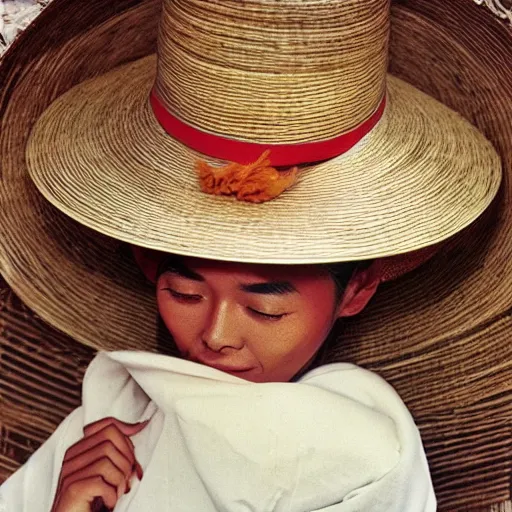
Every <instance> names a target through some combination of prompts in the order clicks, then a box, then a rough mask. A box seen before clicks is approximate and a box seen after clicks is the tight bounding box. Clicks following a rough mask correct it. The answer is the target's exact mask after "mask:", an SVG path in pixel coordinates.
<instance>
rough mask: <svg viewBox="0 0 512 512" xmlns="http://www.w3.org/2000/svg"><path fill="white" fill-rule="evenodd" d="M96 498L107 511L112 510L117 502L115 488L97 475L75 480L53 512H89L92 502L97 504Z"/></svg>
mask: <svg viewBox="0 0 512 512" xmlns="http://www.w3.org/2000/svg"><path fill="white" fill-rule="evenodd" d="M98 498H100V499H101V500H102V501H103V503H104V504H105V506H106V507H107V508H108V509H110V510H113V509H114V507H115V506H116V503H117V500H118V498H117V492H116V488H115V487H113V486H111V485H110V484H108V483H107V482H106V481H105V480H104V479H103V478H102V477H101V476H99V475H95V476H92V477H89V478H84V479H82V480H76V481H75V482H73V483H72V484H71V485H69V486H68V487H67V488H66V490H65V491H64V492H63V493H62V495H61V497H60V498H59V500H58V502H57V506H56V508H55V512H70V511H72V512H90V510H91V507H92V504H93V502H94V501H95V500H96V502H98Z"/></svg>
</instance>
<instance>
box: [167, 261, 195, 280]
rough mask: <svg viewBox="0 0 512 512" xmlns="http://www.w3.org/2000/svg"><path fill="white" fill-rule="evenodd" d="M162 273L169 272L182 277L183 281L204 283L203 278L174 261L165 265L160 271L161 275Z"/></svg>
mask: <svg viewBox="0 0 512 512" xmlns="http://www.w3.org/2000/svg"><path fill="white" fill-rule="evenodd" d="M164 272H170V273H171V274H175V275H177V276H180V277H184V278H185V279H192V280H193V281H200V282H204V277H203V276H202V275H201V274H198V273H197V272H194V271H193V270H191V269H190V268H188V267H187V266H186V265H184V264H183V263H181V262H179V261H176V260H175V261H173V262H172V263H168V264H167V265H165V267H164V268H163V269H162V270H161V273H162V274H163V273H164Z"/></svg>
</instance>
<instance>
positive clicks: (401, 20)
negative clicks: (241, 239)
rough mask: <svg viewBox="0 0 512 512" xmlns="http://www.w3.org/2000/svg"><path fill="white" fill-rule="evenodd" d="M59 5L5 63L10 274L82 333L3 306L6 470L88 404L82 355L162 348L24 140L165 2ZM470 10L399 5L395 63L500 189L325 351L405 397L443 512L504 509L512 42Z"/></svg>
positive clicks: (122, 57)
mask: <svg viewBox="0 0 512 512" xmlns="http://www.w3.org/2000/svg"><path fill="white" fill-rule="evenodd" d="M54 2H55V3H54V4H53V5H51V6H50V7H49V8H48V10H47V11H45V12H44V13H43V15H42V16H41V18H39V20H38V21H37V22H36V23H35V24H34V25H33V26H32V27H31V28H29V29H28V31H27V32H26V33H25V34H24V35H23V37H22V38H20V40H19V41H18V43H17V44H16V45H15V46H13V48H12V49H11V51H10V52H9V54H8V55H7V56H6V57H5V60H4V61H3V63H2V66H1V68H0V83H1V89H2V91H3V96H2V98H1V101H0V107H1V111H2V113H3V114H2V130H1V132H0V144H1V146H0V148H1V152H0V158H1V170H2V186H1V189H0V205H1V208H2V222H1V223H0V268H1V272H2V274H3V275H4V277H5V278H6V280H7V281H8V282H9V284H10V285H11V286H12V288H13V289H14V290H15V291H16V293H17V294H18V295H19V296H20V297H21V298H22V299H23V300H24V302H25V303H26V304H27V305H28V306H29V307H30V308H32V309H33V310H34V311H35V312H36V313H37V314H38V315H39V316H40V317H42V318H43V319H44V320H45V321H46V322H48V323H49V324H51V325H53V326H55V327H57V328H58V329H59V330H60V331H63V332H65V333H67V334H69V335H70V336H72V337H73V338H74V339H72V338H65V339H63V336H62V334H60V333H58V332H57V331H55V330H52V329H50V328H49V327H44V326H42V325H41V322H39V321H38V320H37V319H34V318H33V316H31V315H30V314H29V313H28V312H26V311H25V310H21V311H18V310H16V311H15V312H12V308H13V306H12V304H6V303H5V302H3V303H2V306H3V307H2V308H1V309H0V318H1V320H2V337H1V338H0V342H1V344H2V346H1V348H2V351H3V352H2V373H1V374H0V379H1V381H2V386H3V387H2V403H1V404H0V417H2V425H3V430H2V436H3V438H2V441H4V440H5V443H6V446H7V449H6V452H5V453H10V454H11V455H9V456H7V455H6V456H4V458H2V459H0V466H1V467H2V468H5V467H7V466H5V464H7V462H6V460H7V459H9V461H10V462H9V464H11V466H9V467H11V468H13V467H14V466H13V464H14V463H13V462H12V458H14V457H17V456H18V453H19V451H20V442H19V439H20V437H19V436H22V439H23V440H25V439H33V440H34V441H33V443H34V444H30V443H29V444H26V446H28V448H26V447H25V451H27V452H28V451H31V450H32V447H33V446H34V445H35V444H36V441H37V442H40V441H41V439H43V438H45V437H46V436H47V435H48V434H49V433H50V432H51V431H52V430H53V428H54V427H55V424H56V422H57V418H58V417H60V418H62V417H63V415H64V414H65V412H66V411H67V412H69V410H70V408H72V406H74V405H76V404H78V403H79V394H80V386H79V384H78V381H77V376H78V374H80V371H81V370H83V368H84V366H85V364H86V363H87V360H86V357H85V355H84V354H85V352H86V351H85V349H84V346H83V345H87V346H89V347H94V348H96V349H124V348H132V349H144V348H146V349H149V350H159V349H162V347H161V346H159V343H160V340H161V339H160V338H159V337H158V329H157V321H156V307H155V303H154V290H153V288H152V287H151V286H150V285H149V283H147V282H145V280H144V278H143V276H142V275H141V274H140V272H139V271H138V270H137V268H136V266H135V264H134V262H133V260H132V259H131V258H130V253H129V250H128V248H127V247H126V246H125V245H124V244H122V243H120V242H118V241H116V240H114V239H111V238H109V237H106V236H103V235H100V234H98V233H96V232H95V231H92V230H90V229H88V228H86V227H84V226H82V225H80V224H78V223H76V222H74V221H73V220H72V219H70V218H69V217H68V216H66V215H64V214H62V213H61V212H60V211H59V210H57V209H56V208H54V207H53V206H52V205H51V204H49V203H48V202H47V201H46V200H45V199H44V198H43V197H42V196H41V194H39V192H38V191H37V189H36V188H35V186H34V184H33V183H32V181H31V179H30V177H29V174H28V170H27V165H26V156H25V155H26V147H27V142H28V138H29V134H30V132H31V129H32V127H33V125H34V123H35V122H36V120H37V119H38V118H39V117H40V116H41V114H42V113H43V112H44V111H45V109H46V108H47V107H48V106H49V105H50V104H51V103H52V102H53V100H55V99H56V98H57V97H59V96H60V95H61V94H63V93H64V92H66V91H67V90H69V89H70V87H72V86H73V85H75V84H78V83H81V82H83V81H84V80H86V79H89V78H93V77H96V76H100V75H102V74H103V73H106V72H108V71H109V70H111V69H112V68H114V67H115V66H117V65H122V64H124V63H126V62H130V61H133V60H134V59H137V58H141V57H143V56H145V55H148V54H150V53H151V52H152V51H153V49H154V42H155V41H154V35H155V34H156V20H157V19H158V11H159V1H158V0H148V1H145V2H134V1H133V0H108V1H106V0H91V1H90V2H88V3H87V6H85V5H82V4H80V5H78V4H77V3H76V2H72V1H69V0H54ZM468 7H469V6H468V2H465V1H464V0H454V1H453V2H450V4H449V5H446V2H444V1H442V0H432V1H431V2H429V4H428V6H425V4H424V2H419V1H418V2H417V3H414V2H408V7H407V8H403V7H397V8H396V9H395V11H394V19H393V22H394V28H395V31H394V38H393V40H392V41H393V44H392V59H391V65H392V68H391V70H392V72H394V73H397V74H398V75H399V76H401V77H402V78H404V79H406V80H407V81H409V82H411V83H414V84H415V85H416V86H418V87H421V88H422V89H424V90H425V91H426V92H428V93H429V94H431V95H433V96H435V97H437V98H438V99H439V100H441V101H442V102H444V103H446V104H448V105H450V106H451V107H453V108H454V109H455V110H457V111H459V112H461V113H463V114H464V115H465V116H466V117H467V118H469V119H472V120H473V122H474V123H475V124H477V125H478V127H479V128H480V129H482V130H483V131H484V132H485V134H486V135H487V136H488V137H489V138H490V139H491V140H492V141H493V143H494V144H495V146H496V147H497V148H498V149H499V152H500V153H501V154H502V155H503V156H504V157H505V180H504V182H503V186H502V189H501V194H500V196H499V197H498V199H497V201H496V203H495V205H494V208H493V209H492V210H488V213H489V215H485V216H483V217H482V218H481V219H480V220H479V221H478V223H477V224H475V225H473V227H472V228H471V230H470V231H465V232H462V233H460V235H458V236H457V237H456V238H455V239H454V241H453V244H450V246H447V247H446V248H445V249H444V250H443V251H442V252H441V253H440V254H439V255H438V256H437V257H436V258H434V259H433V260H432V261H431V262H430V263H429V264H427V265H426V266H425V267H424V268H422V269H420V270H418V271H416V272H415V273H413V274H411V275H409V276H408V277H406V278H404V279H402V280H400V281H398V282H396V283H393V284H390V285H388V286H386V287H384V288H382V289H381V290H379V294H378V295H377V297H376V299H375V301H373V302H372V304H371V306H370V307H369V309H368V310H367V311H366V312H365V313H364V314H363V315H362V316H361V317H360V318H358V319H354V320H352V321H350V322H346V323H345V324H344V327H343V332H341V333H340V338H339V342H337V343H334V344H333V345H332V347H331V348H330V350H329V352H328V353H327V355H326V360H328V361H339V360H345V361H353V362H356V363H359V364H361V365H363V366H365V367H367V368H370V369H373V370H376V371H378V372H379V373H381V374H382V375H383V376H384V377H386V378H387V379H388V380H389V381H390V382H391V383H392V384H393V385H394V386H395V388H396V389H397V390H398V391H399V393H400V394H401V396H402V397H403V398H404V400H405V402H406V404H407V405H408V407H409V408H410V410H411V411H412V413H413V415H414V417H415V420H416V422H417V423H418V425H419V426H420V429H421V432H422V436H423V439H424V443H425V446H426V451H427V455H428V457H429V463H430V467H431V470H432V474H433V478H434V483H435V487H436V493H437V496H438V500H439V510H450V511H452V510H457V509H459V510H464V509H466V510H469V509H472V508H476V509H477V510H479V511H480V510H490V508H491V506H492V505H496V506H498V504H503V503H505V502H510V486H509V472H508V470H509V466H510V456H509V450H510V424H509V419H510V413H511V408H512V406H511V403H510V400H509V397H510V378H509V377H510V361H511V360H512V353H511V352H512V345H511V344H510V336H511V333H512V322H511V321H510V315H509V311H510V308H511V305H512V286H511V285H510V283H511V282H512V243H511V240H512V208H510V204H511V202H512V200H511V193H512V186H511V181H510V173H511V172H512V169H511V161H510V155H511V154H512V129H511V125H510V119H511V118H512V101H511V99H512V89H511V84H512V75H511V70H510V69H509V68H507V67H506V66H503V65H499V64H500V63H502V61H501V60H500V59H504V62H508V61H512V46H511V45H510V33H509V32H507V30H506V28H505V27H501V26H500V25H499V24H498V22H495V20H494V19H491V18H490V16H489V17H487V16H486V14H485V12H482V11H481V10H480V9H479V8H478V7H477V6H475V5H471V8H470V9H468ZM411 9H412V10H411ZM416 10H417V11H416ZM462 16H464V17H465V20H466V21H465V24H464V26H463V28H462V27H461V26H460V25H459V24H458V22H457V20H460V19H461V17H462ZM63 27H66V28H63ZM468 27H471V30H468ZM48 33H52V34H53V35H54V37H53V38H48V37H47V35H48ZM141 34H143V35H144V36H143V37H142V36H141ZM107 36H108V41H107V42H106V40H105V37H107ZM483 38H487V39H486V40H489V44H488V45H486V46H485V47H484V46H482V44H481V42H480V41H481V40H482V39H483ZM128 43H129V44H128ZM105 47H108V48H109V50H110V51H109V52H107V53H103V55H104V58H103V59H98V58H97V55H98V54H99V53H100V52H102V51H103V50H104V49H105ZM491 47H496V48H497V49H499V51H495V52H493V51H491V52H490V51H489V48H491ZM498 57H499V58H498ZM77 62H82V65H81V66H77V65H76V63H77ZM83 63H87V65H84V64H83ZM425 69H428V70H429V73H428V75H427V74H426V73H425ZM470 100H471V101H470ZM222 201H223V202H225V201H224V200H222ZM3 297H5V295H4V296H3ZM43 336H44V342H43V341H41V340H42V337H43ZM75 340H77V341H75ZM164 348H165V347H164ZM87 354H89V352H87ZM88 357H89V356H88ZM75 368H79V369H78V370H76V369H75ZM80 369H81V370H80ZM73 404H74V405H73ZM43 433H44V435H43ZM24 442H25V441H24ZM507 454H508V455H507ZM9 457H10V458H9ZM17 460H19V459H17ZM489 482H492V485H490V484H489Z"/></svg>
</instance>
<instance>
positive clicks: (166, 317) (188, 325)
mask: <svg viewBox="0 0 512 512" xmlns="http://www.w3.org/2000/svg"><path fill="white" fill-rule="evenodd" d="M156 301H157V306H158V312H159V313H160V316H161V317H162V320H163V322H164V324H165V326H166V327H167V330H168V331H169V332H170V333H171V336H172V338H173V339H174V342H175V343H176V345H177V347H178V349H179V350H180V352H183V351H185V350H186V349H187V348H189V347H190V346H191V345H192V343H193V342H194V340H195V339H196V338H197V336H198V329H197V326H199V325H200V311H199V308H190V307H183V306H180V305H178V304H176V303H175V302H174V301H173V300H172V298H170V297H169V296H168V295H167V293H166V292H157V296H156Z"/></svg>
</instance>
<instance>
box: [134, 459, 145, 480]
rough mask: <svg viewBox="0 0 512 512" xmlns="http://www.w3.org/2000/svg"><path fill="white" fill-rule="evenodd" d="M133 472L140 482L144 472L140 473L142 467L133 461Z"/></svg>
mask: <svg viewBox="0 0 512 512" xmlns="http://www.w3.org/2000/svg"><path fill="white" fill-rule="evenodd" d="M135 471H136V473H137V478H138V479H139V480H142V477H143V476H144V472H143V471H142V466H141V465H140V464H139V463H138V462H137V461H135Z"/></svg>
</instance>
